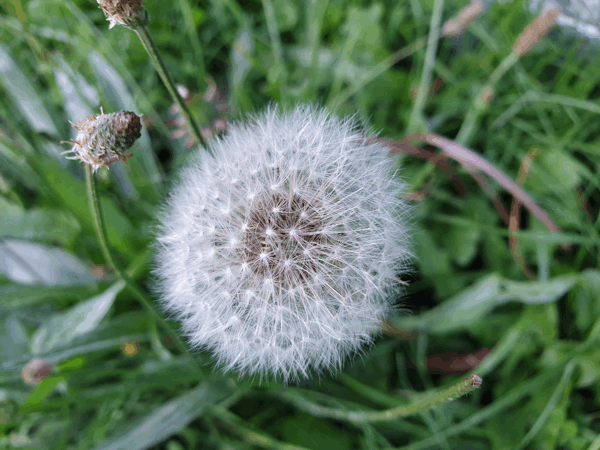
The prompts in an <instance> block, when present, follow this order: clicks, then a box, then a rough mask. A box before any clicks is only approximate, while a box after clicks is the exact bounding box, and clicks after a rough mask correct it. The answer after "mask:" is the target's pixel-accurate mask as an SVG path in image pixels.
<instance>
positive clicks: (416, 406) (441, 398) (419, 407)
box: [279, 374, 482, 423]
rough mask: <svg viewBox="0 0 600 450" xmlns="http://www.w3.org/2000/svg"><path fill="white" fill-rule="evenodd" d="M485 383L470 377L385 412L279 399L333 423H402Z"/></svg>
mask: <svg viewBox="0 0 600 450" xmlns="http://www.w3.org/2000/svg"><path fill="white" fill-rule="evenodd" d="M481 383H482V379H481V377H480V376H479V375H476V374H474V375H471V376H469V377H467V378H465V379H464V380H462V381H460V382H459V383H457V384H455V385H454V386H451V387H450V388H448V389H445V390H442V391H439V392H434V393H432V394H425V396H424V397H423V398H421V399H419V400H417V401H416V402H414V403H411V404H409V405H401V406H397V407H396V408H392V409H387V410H384V411H344V410H341V409H335V408H328V407H325V406H321V405H317V404H315V403H312V402H310V401H308V400H306V399H305V398H304V397H303V396H302V395H301V394H300V393H298V392H297V391H293V390H288V391H285V392H282V393H281V394H279V396H280V397H281V398H282V399H283V400H285V401H287V402H289V403H292V404H293V405H295V406H296V407H298V408H299V409H301V410H303V411H304V412H307V413H308V414H312V415H313V416H319V417H330V418H332V419H338V420H344V421H347V422H352V423H366V422H382V421H386V420H394V419H399V418H401V417H407V416H411V415H413V414H419V413H423V412H425V411H428V410H430V409H432V408H435V407H438V406H441V405H443V404H445V403H448V402H450V401H452V400H455V399H457V398H458V397H462V396H463V395H466V394H468V393H469V392H472V391H473V390H475V389H477V388H479V387H480V386H481Z"/></svg>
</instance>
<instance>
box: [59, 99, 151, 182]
mask: <svg viewBox="0 0 600 450" xmlns="http://www.w3.org/2000/svg"><path fill="white" fill-rule="evenodd" d="M101 111H102V109H101ZM73 128H75V129H76V130H77V131H79V133H78V134H77V137H76V138H75V139H74V140H72V141H69V142H68V143H71V144H73V148H72V149H71V150H67V151H66V152H64V153H73V154H74V156H68V157H67V159H79V160H81V161H83V162H84V163H86V164H90V165H91V166H92V168H93V170H94V172H95V171H96V170H98V168H99V167H101V166H109V165H110V164H112V163H114V162H115V161H118V160H122V161H124V162H125V163H126V162H127V160H128V159H129V158H130V157H131V156H133V155H132V154H129V153H127V150H129V149H130V148H131V147H132V146H133V144H134V142H135V141H136V140H137V139H138V138H139V137H140V136H141V135H142V134H141V129H142V123H141V121H140V118H139V117H138V116H137V115H135V114H134V113H132V112H127V111H121V112H118V113H111V114H104V112H103V111H102V112H101V114H98V115H97V116H92V117H88V118H87V119H86V120H85V122H83V123H81V122H79V121H77V125H74V124H73ZM63 142H65V141H63Z"/></svg>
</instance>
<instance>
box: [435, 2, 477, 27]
mask: <svg viewBox="0 0 600 450" xmlns="http://www.w3.org/2000/svg"><path fill="white" fill-rule="evenodd" d="M484 11H485V5H484V4H483V2H482V1H481V0H473V1H472V2H471V3H469V4H468V5H467V6H465V7H464V8H463V9H462V11H461V12H459V13H458V15H457V16H456V17H454V18H452V19H450V20H448V21H446V23H444V25H443V26H442V36H458V35H459V34H462V33H463V32H464V31H465V30H466V29H467V27H468V26H469V24H470V23H471V22H472V21H474V20H475V19H477V18H478V17H479V16H480V15H482V14H483V12H484Z"/></svg>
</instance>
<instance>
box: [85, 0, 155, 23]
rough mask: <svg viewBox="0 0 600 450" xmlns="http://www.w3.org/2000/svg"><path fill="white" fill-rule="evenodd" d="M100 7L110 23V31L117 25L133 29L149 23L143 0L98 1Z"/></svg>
mask: <svg viewBox="0 0 600 450" xmlns="http://www.w3.org/2000/svg"><path fill="white" fill-rule="evenodd" d="M97 1H98V4H99V5H100V6H98V7H99V8H100V9H101V10H102V11H104V15H105V16H106V20H108V21H109V22H110V26H109V27H108V29H109V30H110V29H111V28H112V27H114V26H115V25H123V26H124V27H127V28H130V29H133V28H135V27H137V26H143V25H146V24H147V23H148V13H147V12H146V9H145V8H144V2H143V1H142V0H97Z"/></svg>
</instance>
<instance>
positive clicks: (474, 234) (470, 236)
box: [447, 225, 481, 267]
mask: <svg viewBox="0 0 600 450" xmlns="http://www.w3.org/2000/svg"><path fill="white" fill-rule="evenodd" d="M480 235H481V230H480V228H478V227H477V226H475V225H471V226H466V227H460V226H453V227H451V228H450V230H449V233H448V236H447V246H448V256H449V257H450V258H452V260H453V261H454V262H455V263H456V264H458V265H459V266H461V267H464V266H466V265H468V264H469V263H470V262H471V260H472V259H473V258H474V257H475V255H476V254H477V244H478V243H479V238H480Z"/></svg>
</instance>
